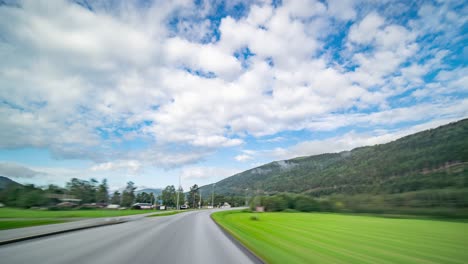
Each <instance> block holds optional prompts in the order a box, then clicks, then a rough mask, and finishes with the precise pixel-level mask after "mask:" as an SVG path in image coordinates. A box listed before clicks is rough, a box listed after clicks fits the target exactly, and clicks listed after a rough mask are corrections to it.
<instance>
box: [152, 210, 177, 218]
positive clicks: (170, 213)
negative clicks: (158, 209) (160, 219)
mask: <svg viewBox="0 0 468 264" xmlns="http://www.w3.org/2000/svg"><path fill="white" fill-rule="evenodd" d="M180 213H183V212H181V211H172V212H165V213H159V214H152V215H148V216H147V217H156V216H168V215H175V214H180Z"/></svg>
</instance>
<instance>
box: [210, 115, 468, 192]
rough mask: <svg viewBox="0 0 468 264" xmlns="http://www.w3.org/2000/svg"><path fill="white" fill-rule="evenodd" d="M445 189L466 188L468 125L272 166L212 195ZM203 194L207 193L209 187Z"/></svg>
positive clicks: (463, 123)
mask: <svg viewBox="0 0 468 264" xmlns="http://www.w3.org/2000/svg"><path fill="white" fill-rule="evenodd" d="M447 188H450V189H459V190H463V189H465V190H466V188H468V119H464V120H460V121H458V122H455V123H451V124H448V125H444V126H441V127H438V128H435V129H430V130H427V131H423V132H420V133H416V134H413V135H409V136H406V137H403V138H400V139H398V140H395V141H393V142H390V143H387V144H381V145H375V146H369V147H360V148H356V149H353V150H351V151H344V152H340V153H331V154H322V155H314V156H307V157H299V158H294V159H290V160H284V161H275V162H271V163H268V164H265V165H263V166H260V167H256V168H253V169H250V170H247V171H244V172H242V173H239V174H236V175H233V176H231V177H229V178H226V179H224V180H222V181H219V182H217V183H216V193H218V194H223V195H238V196H245V195H253V194H254V193H262V194H275V193H279V192H293V193H304V194H309V195H311V196H314V197H323V196H330V195H358V194H373V195H377V194H401V193H414V192H421V191H427V190H445V189H447ZM247 189H248V190H247ZM202 192H203V193H211V185H210V186H204V187H202Z"/></svg>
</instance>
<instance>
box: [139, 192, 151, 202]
mask: <svg viewBox="0 0 468 264" xmlns="http://www.w3.org/2000/svg"><path fill="white" fill-rule="evenodd" d="M135 201H136V202H137V203H152V202H153V193H151V194H149V193H146V192H142V193H139V194H137V196H136V200H135Z"/></svg>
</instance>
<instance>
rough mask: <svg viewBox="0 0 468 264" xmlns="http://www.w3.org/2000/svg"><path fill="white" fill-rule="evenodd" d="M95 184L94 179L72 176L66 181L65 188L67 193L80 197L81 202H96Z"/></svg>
mask: <svg viewBox="0 0 468 264" xmlns="http://www.w3.org/2000/svg"><path fill="white" fill-rule="evenodd" d="M96 184H97V181H96V180H95V179H91V180H90V181H85V180H80V179H77V178H73V179H71V181H70V182H68V183H67V189H68V193H69V194H71V195H74V196H75V197H76V198H78V199H81V202H82V203H94V202H96Z"/></svg>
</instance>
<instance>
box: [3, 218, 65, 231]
mask: <svg viewBox="0 0 468 264" xmlns="http://www.w3.org/2000/svg"><path fill="white" fill-rule="evenodd" d="M64 222H66V221H64V220H57V219H34V220H15V221H11V220H7V221H1V220H0V230H5V229H13V228H20V227H29V226H38V225H50V224H60V223H64Z"/></svg>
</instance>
